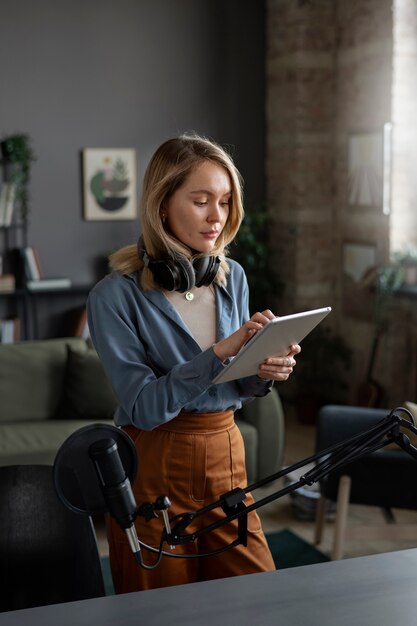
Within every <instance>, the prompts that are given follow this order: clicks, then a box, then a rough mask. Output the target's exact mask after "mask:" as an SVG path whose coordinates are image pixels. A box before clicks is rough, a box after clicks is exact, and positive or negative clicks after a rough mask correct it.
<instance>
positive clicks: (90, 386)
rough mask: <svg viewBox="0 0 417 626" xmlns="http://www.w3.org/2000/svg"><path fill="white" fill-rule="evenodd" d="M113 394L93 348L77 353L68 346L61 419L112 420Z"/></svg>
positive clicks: (115, 402)
mask: <svg viewBox="0 0 417 626" xmlns="http://www.w3.org/2000/svg"><path fill="white" fill-rule="evenodd" d="M116 407H117V399H116V395H115V393H114V391H113V389H112V387H111V385H110V383H109V381H108V379H107V377H106V374H105V372H104V369H103V366H102V365H101V362H100V359H99V358H98V355H97V352H96V351H95V350H94V349H89V350H87V351H86V352H84V353H82V352H76V351H75V350H72V349H71V348H68V361H67V369H66V376H65V380H64V391H63V394H62V400H61V406H60V409H59V411H58V417H60V418H62V419H88V420H100V421H101V420H104V419H112V417H113V415H114V411H115V410H116Z"/></svg>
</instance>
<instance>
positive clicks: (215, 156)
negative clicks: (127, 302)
mask: <svg viewBox="0 0 417 626" xmlns="http://www.w3.org/2000/svg"><path fill="white" fill-rule="evenodd" d="M203 161H213V162H214V163H218V164H219V165H221V166H222V167H224V168H225V170H226V171H227V172H228V174H229V177H230V182H231V186H232V194H231V199H230V210H229V215H228V218H227V221H226V224H225V226H224V228H223V230H222V232H221V234H220V235H219V237H218V239H217V241H216V245H215V247H214V248H213V250H212V251H211V254H212V255H219V256H220V257H221V264H220V268H219V271H218V273H217V276H216V282H218V283H220V284H226V274H227V273H228V271H229V266H228V263H227V262H226V259H225V258H224V257H225V255H227V246H228V245H229V244H230V243H231V242H232V241H233V239H234V238H235V236H236V234H237V232H238V230H239V227H240V224H241V222H242V219H243V202H242V178H241V176H240V174H239V172H238V170H237V169H236V166H235V165H234V163H233V160H232V158H231V157H230V155H229V154H228V153H227V152H226V151H225V150H224V149H223V148H222V147H221V146H220V145H218V144H217V143H215V142H213V141H211V140H209V139H206V138H205V137H200V136H199V135H194V134H192V135H191V134H184V135H181V136H179V137H176V138H173V139H169V140H168V141H166V142H164V143H163V144H162V145H161V146H160V147H159V148H158V149H157V151H156V152H155V154H154V155H153V157H152V158H151V160H150V162H149V165H148V167H147V169H146V172H145V176H144V181H143V192H142V199H141V205H140V213H141V223H142V238H143V245H144V248H145V250H146V252H147V254H148V256H149V257H151V258H152V259H155V260H161V259H164V258H167V257H168V258H171V259H173V258H175V256H177V255H178V254H180V255H184V256H185V257H187V258H188V259H191V258H196V257H198V256H199V255H194V256H193V253H192V250H191V249H190V248H188V247H187V246H185V245H184V244H183V243H182V242H181V241H179V240H178V239H177V238H176V237H174V236H173V235H172V234H171V233H169V232H168V231H167V230H166V229H165V227H164V224H163V221H162V217H161V210H162V207H163V205H164V203H165V202H166V201H167V200H168V199H169V198H170V197H171V196H172V195H173V193H175V191H176V190H177V189H178V188H179V187H181V185H183V184H184V181H185V180H186V178H187V176H189V174H190V173H191V172H192V171H193V170H194V169H195V168H196V167H197V166H198V165H200V164H201V163H202V162H203ZM200 256H203V255H200ZM109 261H110V268H111V269H113V270H116V271H118V272H120V273H122V274H130V273H131V272H134V271H137V270H141V269H142V270H143V271H142V273H141V285H142V287H143V288H144V289H152V288H155V286H156V285H155V283H154V280H153V276H152V273H151V272H150V270H148V269H147V268H146V267H144V262H143V260H142V258H141V255H140V254H139V253H138V247H137V245H136V244H135V245H129V246H125V247H124V248H121V249H120V250H117V251H116V252H114V253H113V254H112V255H111V256H110V257H109Z"/></svg>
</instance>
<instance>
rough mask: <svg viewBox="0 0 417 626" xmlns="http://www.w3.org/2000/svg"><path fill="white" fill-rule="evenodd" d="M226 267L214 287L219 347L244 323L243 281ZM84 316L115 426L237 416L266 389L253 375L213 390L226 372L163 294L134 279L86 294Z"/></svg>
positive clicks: (109, 280)
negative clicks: (190, 415)
mask: <svg viewBox="0 0 417 626" xmlns="http://www.w3.org/2000/svg"><path fill="white" fill-rule="evenodd" d="M228 263H229V265H230V274H229V275H228V281H227V286H226V287H223V286H219V285H215V294H216V310H217V341H220V340H221V339H224V338H226V337H228V336H229V335H230V334H231V333H233V332H234V331H236V330H237V329H238V328H240V326H242V324H244V322H245V321H247V320H248V319H249V309H248V286H247V281H246V276H245V274H244V272H243V269H242V267H241V266H240V265H239V264H238V263H236V262H235V261H233V260H230V259H229V260H228ZM87 311H88V324H89V329H90V333H91V338H92V341H93V344H94V347H95V348H96V350H97V352H98V354H99V357H100V359H101V362H102V364H103V366H104V369H105V371H106V374H107V377H108V378H109V380H110V382H111V384H112V386H113V389H114V391H115V393H116V395H117V398H118V401H119V405H120V406H119V408H118V409H117V411H116V415H115V422H116V424H117V425H119V426H124V425H127V424H133V425H134V426H137V427H138V428H142V429H144V430H151V429H153V428H155V427H157V426H159V425H161V424H163V423H165V422H168V421H169V420H171V419H173V418H174V417H176V416H177V415H178V413H179V412H180V411H181V409H184V410H185V411H190V412H201V413H211V412H216V411H224V410H227V409H231V410H236V409H239V408H240V407H241V405H242V402H244V401H245V400H248V399H249V398H251V397H253V396H262V395H265V394H266V393H267V392H268V390H269V389H270V386H271V383H270V382H268V381H264V380H261V379H260V378H258V377H257V376H250V377H247V378H244V379H241V380H238V381H232V382H228V383H222V384H219V385H213V384H212V382H211V381H212V380H213V378H214V377H215V376H216V375H217V374H218V373H219V372H220V370H221V369H222V367H224V366H223V364H222V363H221V361H220V360H219V359H218V358H217V356H216V355H215V353H214V351H213V348H208V349H207V350H203V351H202V350H201V348H200V346H199V345H198V343H197V342H196V340H195V339H194V337H193V336H192V335H191V334H190V331H189V329H188V328H187V326H186V325H185V324H184V322H183V320H182V318H181V317H180V315H179V314H178V312H177V311H176V309H175V308H174V307H173V306H172V304H171V303H170V302H169V300H168V299H167V298H166V297H165V296H164V294H163V293H162V292H161V291H159V290H157V289H154V290H148V291H143V290H142V288H141V287H140V285H139V284H138V277H137V274H136V273H134V274H130V275H122V274H120V273H118V272H113V273H112V274H109V275H108V276H106V277H105V278H103V279H102V280H101V281H100V282H99V283H97V285H96V286H95V287H94V288H93V289H92V291H91V293H90V295H89V298H88V302H87Z"/></svg>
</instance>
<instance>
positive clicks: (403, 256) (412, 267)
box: [393, 245, 417, 285]
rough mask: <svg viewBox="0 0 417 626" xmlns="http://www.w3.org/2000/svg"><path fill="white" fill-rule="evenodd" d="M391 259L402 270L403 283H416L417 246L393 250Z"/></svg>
mask: <svg viewBox="0 0 417 626" xmlns="http://www.w3.org/2000/svg"><path fill="white" fill-rule="evenodd" d="M393 261H394V263H396V264H397V265H398V267H399V268H400V270H402V281H403V283H404V284H405V285H417V247H416V246H411V245H410V246H407V247H406V248H405V250H401V251H397V252H394V254H393Z"/></svg>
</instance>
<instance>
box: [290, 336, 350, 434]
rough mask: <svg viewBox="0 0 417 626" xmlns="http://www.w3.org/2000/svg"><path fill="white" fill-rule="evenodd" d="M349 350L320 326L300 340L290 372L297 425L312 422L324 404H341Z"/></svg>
mask: <svg viewBox="0 0 417 626" xmlns="http://www.w3.org/2000/svg"><path fill="white" fill-rule="evenodd" d="M351 362H352V351H351V349H350V348H349V347H348V345H347V343H346V341H345V340H344V339H343V337H341V336H340V335H338V334H336V333H334V332H333V331H332V330H331V329H330V328H328V327H327V326H324V325H320V326H317V327H316V328H315V329H314V330H313V331H312V332H311V333H310V334H309V335H307V337H306V338H305V339H304V340H303V343H302V351H301V354H300V355H299V356H298V357H297V366H296V368H295V371H294V375H293V378H294V381H293V384H294V387H295V389H294V391H293V395H294V398H293V399H294V404H295V406H296V411H297V416H298V419H299V420H300V422H302V423H306V424H310V423H314V422H315V419H316V416H317V412H318V410H319V409H320V407H321V406H323V405H325V404H334V403H337V404H343V403H345V402H346V401H347V394H348V390H349V385H348V376H349V368H350V365H351Z"/></svg>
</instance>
